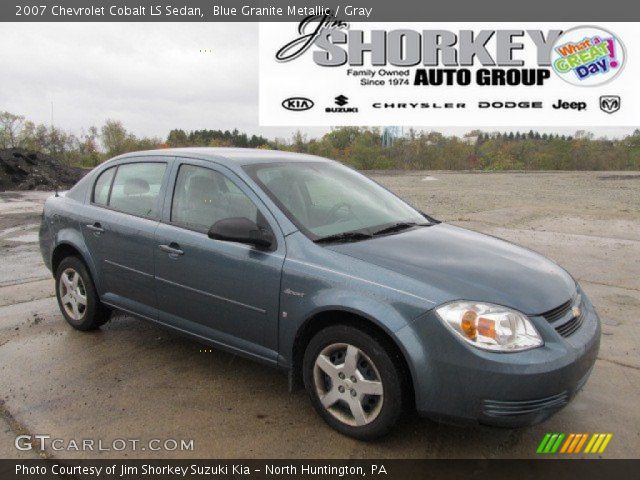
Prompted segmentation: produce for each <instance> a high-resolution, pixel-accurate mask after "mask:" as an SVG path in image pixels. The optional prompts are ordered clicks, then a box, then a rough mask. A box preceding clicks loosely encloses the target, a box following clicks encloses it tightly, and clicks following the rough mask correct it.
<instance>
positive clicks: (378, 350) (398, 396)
mask: <svg viewBox="0 0 640 480" xmlns="http://www.w3.org/2000/svg"><path fill="white" fill-rule="evenodd" d="M332 343H348V344H351V345H353V346H355V347H357V348H359V349H360V350H361V351H362V352H364V353H365V354H366V355H367V356H368V357H369V358H370V359H371V361H373V363H374V364H375V366H376V368H377V369H378V372H379V373H380V377H381V381H382V384H383V388H384V400H383V403H382V409H381V410H380V413H379V414H378V416H377V417H376V418H375V420H374V421H373V422H371V423H369V424H367V425H363V426H359V427H354V426H351V425H347V424H345V423H342V422H341V421H340V420H338V419H337V418H335V417H334V416H333V415H331V413H329V412H328V411H327V410H326V409H325V408H324V407H323V406H322V404H321V403H320V399H319V397H318V394H317V393H316V389H315V385H314V379H313V368H314V364H315V360H316V358H317V356H318V355H319V354H320V352H321V351H322V350H323V349H324V348H325V347H327V346H328V345H331V344H332ZM302 368H303V378H304V385H305V388H306V390H307V392H308V393H309V396H310V398H311V403H312V404H313V406H314V408H315V409H316V411H317V412H318V414H319V415H320V416H321V417H322V418H323V419H324V421H325V422H327V423H328V424H329V425H330V426H331V427H333V428H334V429H336V430H338V431H339V432H340V433H343V434H345V435H348V436H350V437H353V438H357V439H360V440H373V439H376V438H378V437H381V436H383V435H385V434H386V433H387V432H388V431H389V430H390V429H391V428H393V426H394V425H395V424H396V423H397V421H398V419H399V417H400V416H401V414H402V413H403V404H404V401H403V396H404V386H403V382H402V378H403V377H402V375H401V372H400V371H399V367H398V366H397V365H396V363H395V362H394V361H393V354H392V353H391V352H390V351H389V349H388V348H385V346H384V344H383V343H382V342H380V341H379V340H377V339H376V338H375V337H374V336H372V335H370V334H369V333H367V332H365V331H363V330H360V329H358V328H355V327H351V326H348V325H334V326H330V327H327V328H325V329H323V330H321V331H320V332H318V333H317V334H316V335H315V336H314V337H313V338H312V339H311V341H310V342H309V344H308V345H307V348H306V350H305V354H304V361H303V367H302Z"/></svg>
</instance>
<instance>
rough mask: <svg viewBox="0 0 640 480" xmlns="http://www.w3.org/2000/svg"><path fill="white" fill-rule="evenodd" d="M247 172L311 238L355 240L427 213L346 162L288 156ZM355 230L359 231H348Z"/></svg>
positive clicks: (421, 219) (416, 221)
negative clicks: (293, 159) (292, 159)
mask: <svg viewBox="0 0 640 480" xmlns="http://www.w3.org/2000/svg"><path fill="white" fill-rule="evenodd" d="M245 169H246V171H247V172H248V173H249V174H250V175H251V177H252V178H253V179H254V180H255V181H256V182H257V183H258V184H259V185H260V186H261V187H262V188H263V189H264V190H265V192H266V193H267V194H268V195H269V196H270V197H271V199H272V200H274V201H275V202H276V203H277V204H278V206H279V207H280V208H281V209H282V210H283V211H284V213H285V214H286V215H287V216H288V217H289V219H290V220H291V221H292V222H293V223H294V224H295V225H296V226H297V227H298V228H299V229H300V230H302V231H303V233H305V234H306V235H307V236H309V237H310V238H311V239H312V240H319V239H323V238H328V237H334V236H340V235H342V238H344V239H346V238H350V239H353V240H358V239H363V238H366V236H368V235H373V234H376V233H377V232H379V231H382V230H385V233H387V232H388V233H391V232H392V231H395V230H397V228H396V227H397V226H400V228H399V229H402V227H403V226H405V227H406V226H410V225H413V224H426V223H428V222H427V221H426V219H425V217H424V216H423V215H422V214H421V213H420V212H418V211H417V210H415V209H414V208H412V207H411V206H409V205H408V204H406V203H405V202H404V201H402V200H400V199H399V198H398V197H396V196H395V195H393V194H392V193H390V192H389V191H387V190H385V189H384V188H382V187H381V186H380V185H378V184H377V183H375V182H373V181H372V180H370V179H368V178H367V177H365V176H364V175H361V174H359V173H357V172H355V171H353V170H351V169H350V168H347V167H345V166H342V165H340V164H337V163H329V162H287V163H271V164H254V165H249V166H247V167H245ZM354 232H357V233H359V234H362V235H357V236H354V235H349V236H345V235H343V234H352V233H354Z"/></svg>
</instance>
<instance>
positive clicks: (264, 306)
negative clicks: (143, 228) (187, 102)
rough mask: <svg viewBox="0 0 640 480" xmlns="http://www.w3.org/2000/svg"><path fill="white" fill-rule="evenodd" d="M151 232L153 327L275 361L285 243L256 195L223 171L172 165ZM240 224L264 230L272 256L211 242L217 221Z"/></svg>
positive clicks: (195, 165)
mask: <svg viewBox="0 0 640 480" xmlns="http://www.w3.org/2000/svg"><path fill="white" fill-rule="evenodd" d="M171 185H172V187H171V188H169V190H168V191H169V192H173V194H172V195H170V197H171V198H167V201H166V202H165V209H164V210H165V211H164V212H163V222H162V223H161V224H160V225H159V227H158V229H157V231H156V249H155V258H156V268H155V270H156V273H155V274H156V278H155V284H156V293H157V299H158V310H159V320H160V322H162V323H165V324H167V325H170V326H172V327H174V328H177V329H180V330H184V331H187V332H189V333H192V334H196V335H198V336H200V337H204V338H206V339H208V340H212V341H214V342H216V343H218V344H221V345H223V346H227V347H230V348H231V349H236V350H242V351H244V352H247V353H250V354H252V355H254V356H255V357H257V358H260V359H263V360H267V361H269V362H275V361H276V360H277V331H278V315H279V296H280V295H279V292H280V276H281V272H282V264H283V262H284V254H285V246H284V237H283V235H282V232H281V231H280V229H279V227H278V225H277V223H276V221H275V219H274V218H273V216H272V215H271V214H270V212H269V211H268V210H267V208H266V207H265V206H264V204H263V203H262V202H261V201H260V199H259V198H258V197H257V196H256V195H255V193H254V192H253V191H252V190H251V189H250V188H249V187H248V186H247V185H246V184H245V183H244V182H243V181H242V180H241V179H240V178H239V177H237V176H236V175H235V174H234V173H233V172H231V171H229V170H228V169H226V168H224V167H221V166H217V165H215V164H212V163H211V162H200V161H197V160H188V161H187V160H184V161H181V160H178V161H177V163H176V168H175V169H174V172H173V180H172V182H171ZM230 217H246V218H249V219H250V220H252V221H254V222H259V223H260V224H262V225H264V226H265V227H267V228H270V229H271V230H272V232H273V234H274V236H275V237H276V239H277V246H275V249H274V250H272V251H269V250H264V249H258V248H255V247H253V246H250V245H244V244H240V243H233V242H224V241H219V240H212V239H211V238H209V237H208V236H207V231H208V230H209V228H210V227H211V225H213V223H215V222H216V221H218V220H221V219H223V218H230Z"/></svg>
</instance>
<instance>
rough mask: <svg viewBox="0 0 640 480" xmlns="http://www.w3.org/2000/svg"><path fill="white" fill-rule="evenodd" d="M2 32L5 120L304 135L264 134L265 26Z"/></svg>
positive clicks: (139, 130)
mask: <svg viewBox="0 0 640 480" xmlns="http://www.w3.org/2000/svg"><path fill="white" fill-rule="evenodd" d="M2 31H3V35H2V42H1V43H0V65H2V73H3V74H2V76H1V77H0V111H2V110H7V111H10V112H12V113H16V114H20V115H24V116H25V117H27V118H28V119H30V120H33V121H35V122H37V123H46V124H49V123H51V119H52V108H51V107H52V103H53V123H54V125H55V126H57V127H60V128H63V129H65V130H68V131H71V132H73V133H79V132H80V131H81V130H82V129H83V128H87V127H89V126H91V125H95V126H100V125H102V124H103V123H104V121H105V120H106V119H109V118H111V119H117V120H121V121H122V122H123V123H124V125H125V126H126V127H127V128H128V129H129V130H131V131H132V132H133V133H135V134H136V135H140V136H143V135H144V136H157V137H161V138H165V137H166V135H167V133H168V132H169V130H171V129H172V128H183V129H185V130H192V129H202V128H210V129H223V130H226V129H233V128H238V129H239V130H241V131H246V132H248V133H251V134H253V133H256V134H262V135H265V136H267V137H269V138H274V137H276V136H278V137H284V138H289V137H290V136H291V134H292V133H293V131H295V130H296V127H295V126H292V127H291V128H274V127H268V128H267V127H265V128H261V127H259V126H258V53H257V43H258V28H257V24H248V23H247V24H241V23H104V24H103V23H3V24H2ZM200 50H209V51H208V52H206V53H202V52H200ZM301 130H302V131H303V132H305V133H307V134H308V136H309V137H315V136H319V135H321V134H323V133H324V132H326V131H327V129H325V128H302V129H301ZM429 130H434V129H433V128H429ZM440 130H441V131H443V132H444V133H452V134H462V133H464V132H465V131H468V130H469V129H464V128H463V129H460V128H443V129H440ZM501 130H504V129H501ZM538 130H540V131H543V129H538ZM574 130H575V129H571V128H569V129H554V130H553V131H558V132H560V133H573V131H574ZM630 130H631V129H598V131H597V132H596V134H597V135H598V136H603V135H606V136H610V137H612V136H619V135H624V134H627V133H629V132H630ZM547 131H551V130H547Z"/></svg>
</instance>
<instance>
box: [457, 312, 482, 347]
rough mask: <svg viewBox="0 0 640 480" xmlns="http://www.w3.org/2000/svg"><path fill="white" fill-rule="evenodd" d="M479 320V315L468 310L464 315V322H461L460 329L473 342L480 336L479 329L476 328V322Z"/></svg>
mask: <svg viewBox="0 0 640 480" xmlns="http://www.w3.org/2000/svg"><path fill="white" fill-rule="evenodd" d="M477 319H478V314H477V313H476V312H474V311H473V310H467V311H466V312H464V314H463V315H462V320H461V321H460V328H461V329H462V332H463V333H464V334H465V335H466V336H467V337H468V338H469V339H471V340H475V338H476V336H477V335H478V329H477V328H476V320H477Z"/></svg>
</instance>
